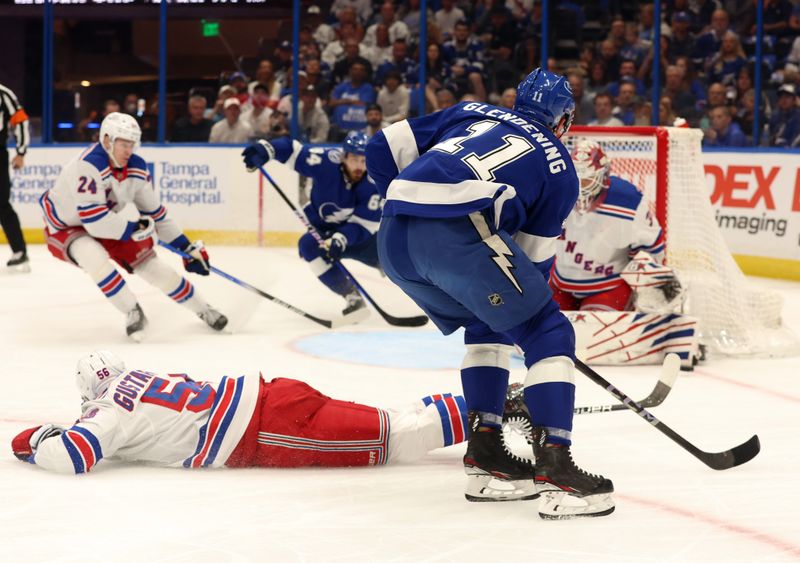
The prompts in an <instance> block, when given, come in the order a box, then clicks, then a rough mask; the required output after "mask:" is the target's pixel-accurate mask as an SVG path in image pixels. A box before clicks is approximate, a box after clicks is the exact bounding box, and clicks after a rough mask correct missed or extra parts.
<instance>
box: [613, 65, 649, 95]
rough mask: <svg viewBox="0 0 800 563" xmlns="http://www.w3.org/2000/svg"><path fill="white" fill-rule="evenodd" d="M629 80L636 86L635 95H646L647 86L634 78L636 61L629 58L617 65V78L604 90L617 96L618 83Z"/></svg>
mask: <svg viewBox="0 0 800 563" xmlns="http://www.w3.org/2000/svg"><path fill="white" fill-rule="evenodd" d="M625 82H631V83H632V84H633V85H634V86H635V87H636V95H637V96H646V95H647V87H646V86H645V85H644V82H642V81H641V80H639V79H638V78H636V61H633V60H631V59H623V60H622V62H621V63H620V65H619V80H617V81H615V82H612V83H611V84H609V85H608V88H606V92H608V93H609V94H611V95H612V96H614V97H615V98H616V97H617V96H619V87H620V84H623V83H625Z"/></svg>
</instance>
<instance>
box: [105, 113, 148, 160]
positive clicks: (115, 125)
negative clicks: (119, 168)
mask: <svg viewBox="0 0 800 563" xmlns="http://www.w3.org/2000/svg"><path fill="white" fill-rule="evenodd" d="M106 135H108V140H109V144H108V146H106V145H105V143H104V141H105V138H106ZM117 139H124V140H126V141H131V142H133V143H135V145H134V147H133V150H134V151H135V150H136V149H138V148H139V145H140V144H141V140H142V130H141V129H140V128H139V124H138V123H137V122H136V120H135V119H134V118H133V116H131V115H128V114H127V113H119V112H116V111H115V112H112V113H109V114H108V115H107V116H106V117H105V119H103V122H102V123H101V124H100V145H101V146H102V147H103V148H104V149H105V150H106V152H107V153H108V156H109V157H110V158H111V161H112V162H113V163H114V164H117V163H116V160H115V159H114V141H116V140H117Z"/></svg>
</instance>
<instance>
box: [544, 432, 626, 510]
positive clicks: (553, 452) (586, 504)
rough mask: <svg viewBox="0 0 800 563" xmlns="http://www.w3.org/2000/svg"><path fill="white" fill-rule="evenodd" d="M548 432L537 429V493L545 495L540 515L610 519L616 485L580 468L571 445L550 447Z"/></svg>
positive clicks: (551, 445)
mask: <svg viewBox="0 0 800 563" xmlns="http://www.w3.org/2000/svg"><path fill="white" fill-rule="evenodd" d="M546 439H547V430H546V429H545V428H543V427H541V426H535V427H534V428H533V440H534V442H533V452H534V454H535V456H536V490H537V491H538V492H539V494H540V495H541V497H542V498H541V500H540V501H539V516H541V517H542V518H545V519H548V520H566V519H570V518H578V517H581V516H584V517H585V516H606V515H608V514H611V513H612V512H614V500H613V499H612V498H611V493H613V492H614V485H613V484H612V483H611V481H610V480H609V479H606V478H605V477H603V476H602V475H592V474H591V473H587V472H586V471H584V470H582V469H580V468H579V467H578V466H577V465H575V462H574V461H573V460H572V454H571V453H570V448H569V446H564V445H561V444H547V443H545V440H546Z"/></svg>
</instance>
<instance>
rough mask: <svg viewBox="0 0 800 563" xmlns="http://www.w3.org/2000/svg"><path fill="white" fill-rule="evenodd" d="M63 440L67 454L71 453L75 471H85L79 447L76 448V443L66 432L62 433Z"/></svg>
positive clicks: (70, 456)
mask: <svg viewBox="0 0 800 563" xmlns="http://www.w3.org/2000/svg"><path fill="white" fill-rule="evenodd" d="M61 442H62V443H63V444H64V447H65V448H66V449H67V454H69V458H70V459H71V460H72V466H73V468H74V469H75V473H85V468H84V465H83V457H82V456H81V453H80V452H79V451H78V448H76V447H75V445H74V444H73V443H72V442H71V441H70V439H69V437H68V436H67V433H66V432H64V433H63V434H61Z"/></svg>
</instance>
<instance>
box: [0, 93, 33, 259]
mask: <svg viewBox="0 0 800 563" xmlns="http://www.w3.org/2000/svg"><path fill="white" fill-rule="evenodd" d="M12 130H13V134H14V138H15V139H16V140H17V154H16V155H15V156H14V158H12V159H11V166H13V167H14V170H19V169H20V168H22V167H23V166H24V165H25V151H26V150H27V149H28V141H29V139H30V132H29V130H28V114H26V113H25V110H24V109H22V106H21V105H20V104H19V101H18V100H17V97H16V96H15V95H14V92H12V91H11V90H10V89H9V88H7V87H6V86H3V85H2V84H0V226H2V227H3V231H5V233H6V238H7V239H8V244H9V245H11V252H12V254H11V259H10V260H9V261H8V263H7V265H8V267H9V268H12V269H15V270H19V271H24V272H29V271H30V264H29V262H28V254H27V251H26V247H25V239H24V238H23V237H22V228H20V225H19V217H17V214H16V212H15V211H14V208H13V207H11V178H10V177H9V174H8V150H6V142H7V141H8V133H9V131H12Z"/></svg>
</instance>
